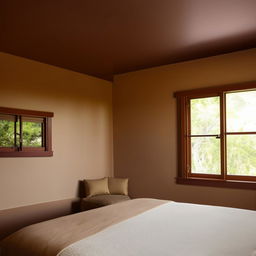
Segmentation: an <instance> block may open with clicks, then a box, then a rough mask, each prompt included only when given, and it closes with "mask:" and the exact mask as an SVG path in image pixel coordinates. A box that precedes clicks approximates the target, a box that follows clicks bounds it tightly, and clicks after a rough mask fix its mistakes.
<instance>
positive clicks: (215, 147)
mask: <svg viewBox="0 0 256 256" xmlns="http://www.w3.org/2000/svg"><path fill="white" fill-rule="evenodd" d="M191 165H192V166H191V172H192V173H203V174H220V173H221V167H220V139H216V138H215V137H194V138H191Z"/></svg>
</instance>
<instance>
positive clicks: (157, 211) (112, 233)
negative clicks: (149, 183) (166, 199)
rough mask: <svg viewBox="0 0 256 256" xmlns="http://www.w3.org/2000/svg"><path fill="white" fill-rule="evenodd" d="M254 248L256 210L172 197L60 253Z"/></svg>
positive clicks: (149, 254)
mask: <svg viewBox="0 0 256 256" xmlns="http://www.w3.org/2000/svg"><path fill="white" fill-rule="evenodd" d="M255 252H256V212H255V211H249V210H240V209H233V208H225V207H216V206H203V205H194V204H185V203H175V202H170V203H166V204H164V205H161V206H158V207H156V208H154V209H152V210H149V211H147V212H144V213H142V214H140V215H138V216H135V217H133V218H130V219H128V220H126V221H123V222H121V223H118V224H116V225H113V226H111V227H109V228H107V229H105V230H103V231H101V232H99V233H97V234H95V235H93V236H90V237H88V238H86V239H83V240H81V241H78V242H76V243H74V244H72V245H70V246H68V247H67V248H65V249H64V250H62V251H61V252H60V253H59V254H58V256H252V255H253V256H256V253H255ZM254 253H255V254H254Z"/></svg>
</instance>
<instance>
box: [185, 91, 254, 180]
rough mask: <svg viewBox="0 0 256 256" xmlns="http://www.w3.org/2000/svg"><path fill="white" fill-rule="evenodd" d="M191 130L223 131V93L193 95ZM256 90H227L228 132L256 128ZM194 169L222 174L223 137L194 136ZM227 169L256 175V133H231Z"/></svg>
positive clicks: (192, 139) (199, 171)
mask: <svg viewBox="0 0 256 256" xmlns="http://www.w3.org/2000/svg"><path fill="white" fill-rule="evenodd" d="M190 104H191V105H190V107H191V108H190V110H191V134H192V135H219V134H220V103H219V97H209V98H201V99H192V100H191V101H190ZM255 113H256V92H255V91H248V92H238V93H228V94H227V120H226V121H227V132H229V131H230V132H256V114H255ZM191 165H192V166H191V170H192V173H205V174H220V169H221V167H220V139H219V138H216V137H194V138H191ZM227 173H228V174H230V175H245V176H248V175H249V176H256V134H255V135H254V134H249V135H248V134H247V135H244V134H243V135H235V134H232V135H227Z"/></svg>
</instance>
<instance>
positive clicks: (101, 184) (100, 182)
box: [85, 178, 109, 197]
mask: <svg viewBox="0 0 256 256" xmlns="http://www.w3.org/2000/svg"><path fill="white" fill-rule="evenodd" d="M85 191H86V195H87V196H88V197H90V196H96V195H106V194H109V190H108V178H103V179H96V180H85Z"/></svg>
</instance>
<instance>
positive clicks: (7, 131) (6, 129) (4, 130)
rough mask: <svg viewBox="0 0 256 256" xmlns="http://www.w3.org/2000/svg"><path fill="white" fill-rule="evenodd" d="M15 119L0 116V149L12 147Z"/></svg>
mask: <svg viewBox="0 0 256 256" xmlns="http://www.w3.org/2000/svg"><path fill="white" fill-rule="evenodd" d="M14 125H15V117H14V116H11V115H2V114H1V115H0V147H14Z"/></svg>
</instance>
